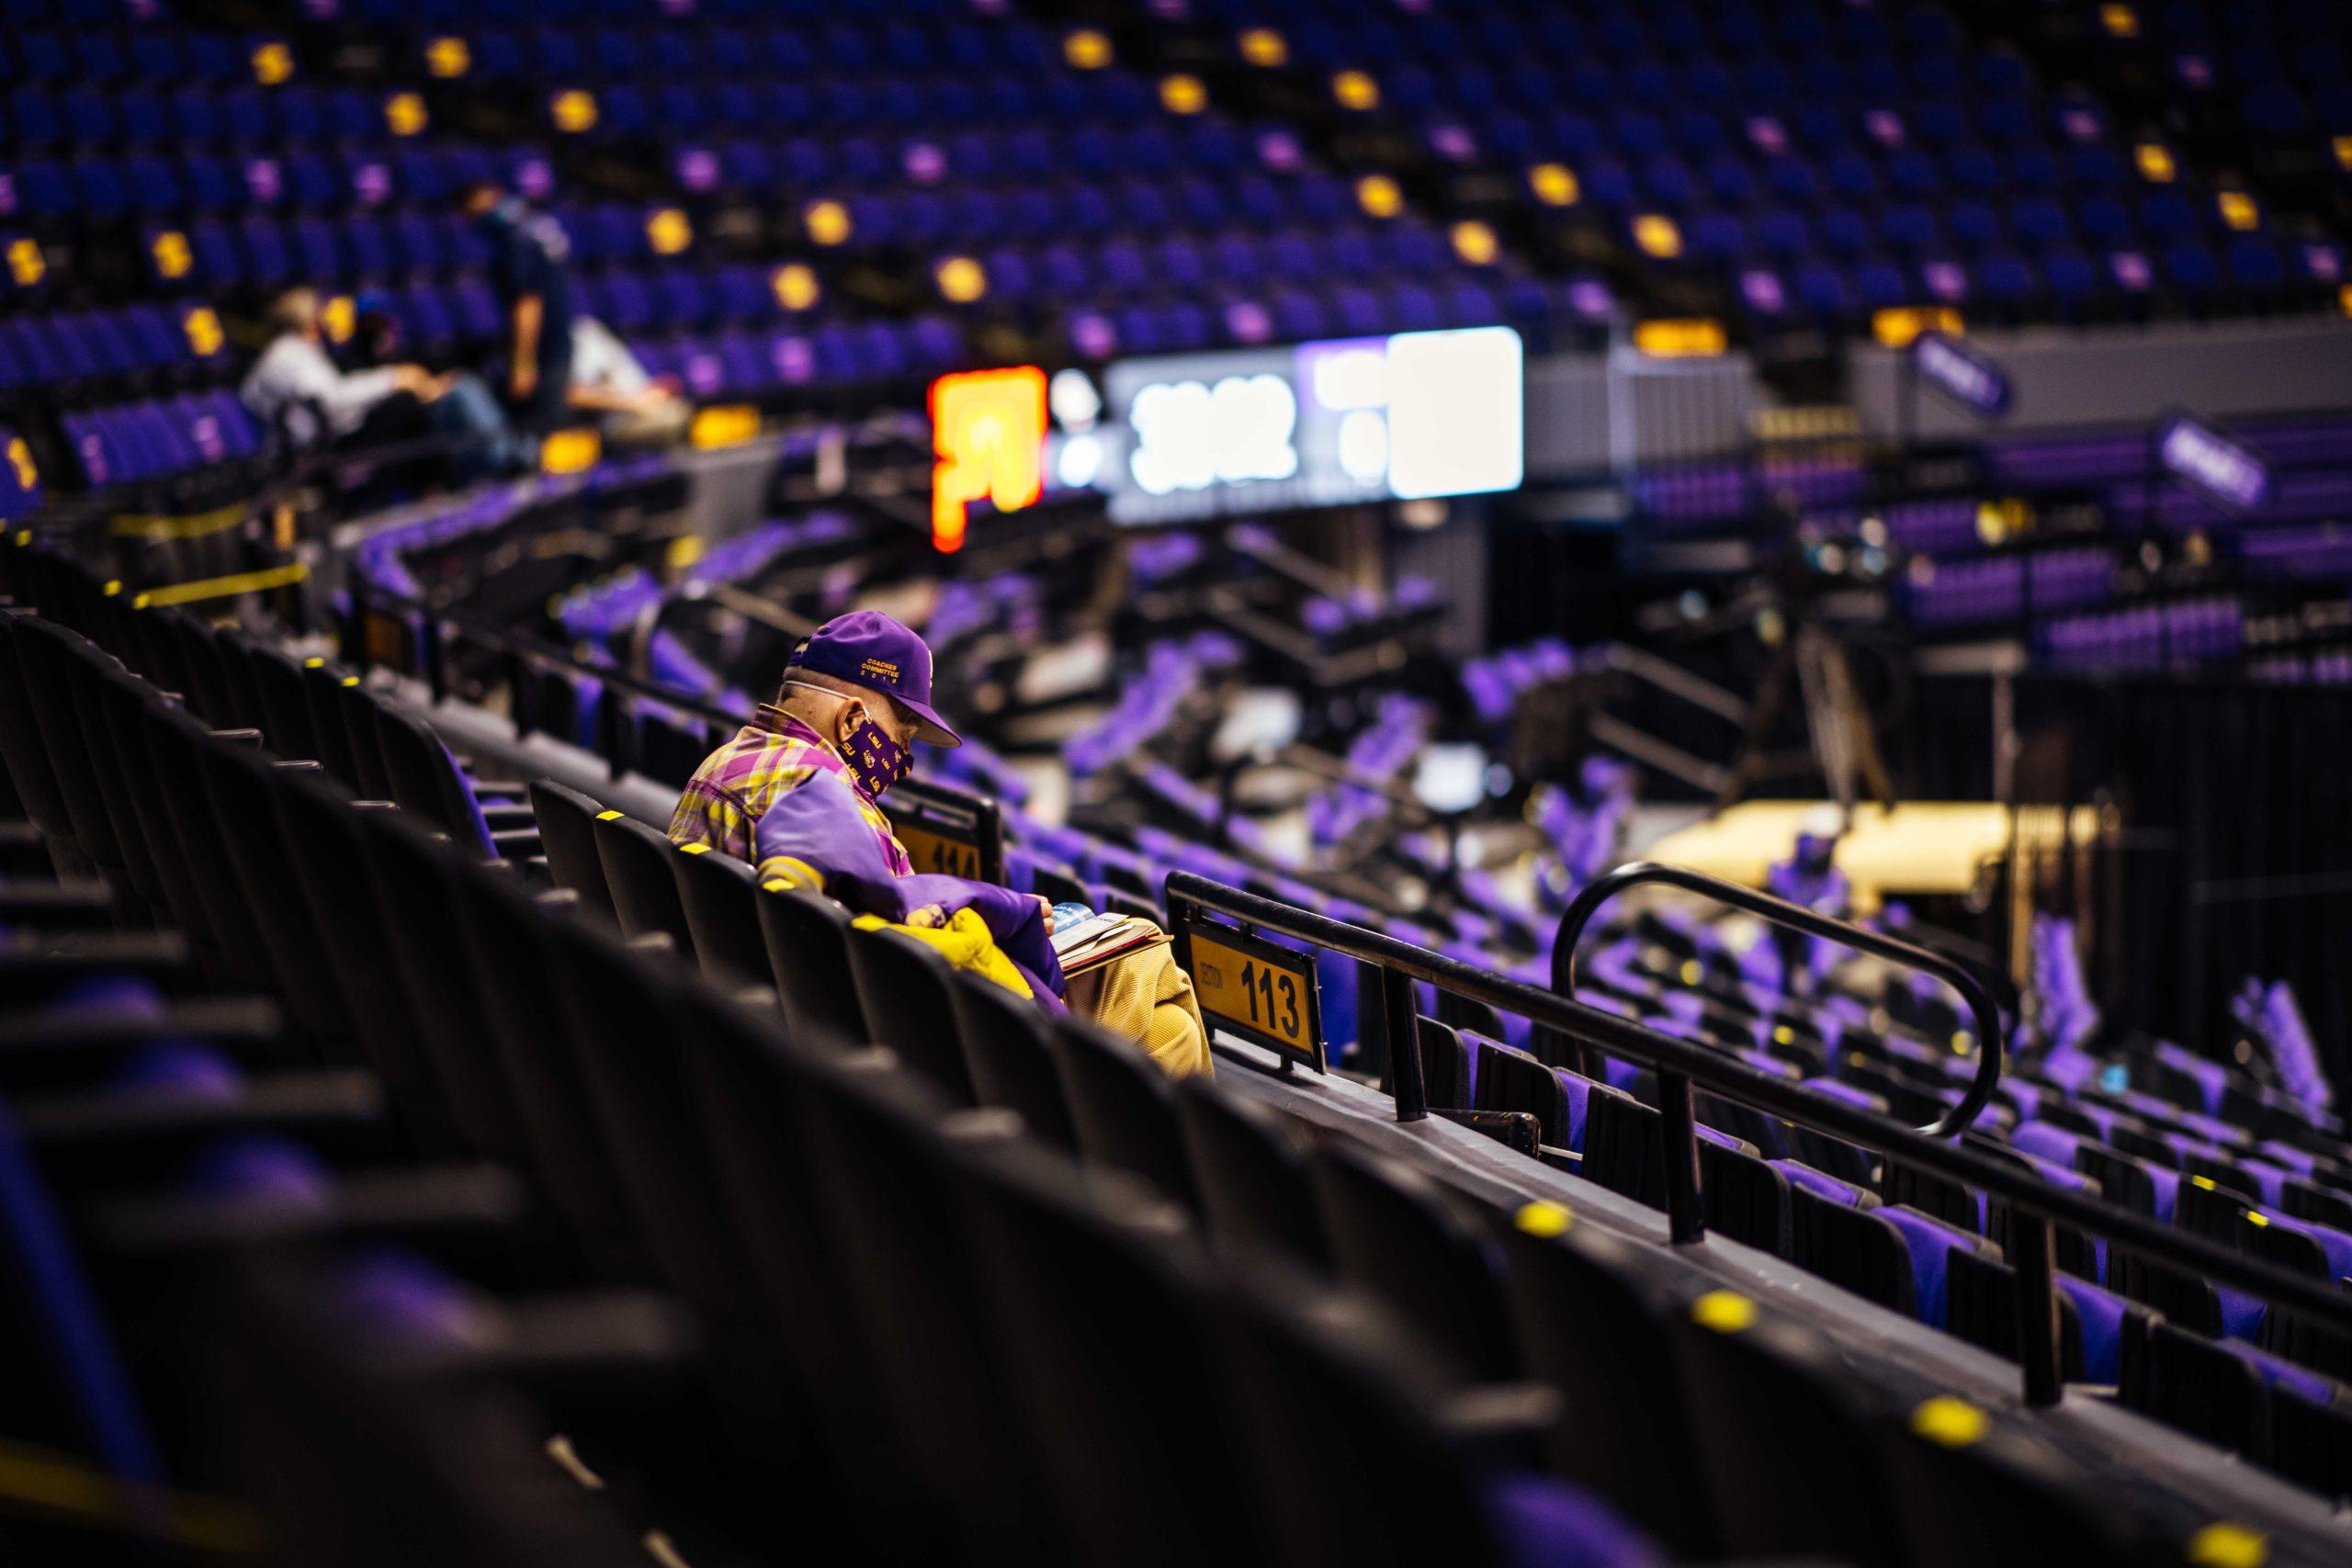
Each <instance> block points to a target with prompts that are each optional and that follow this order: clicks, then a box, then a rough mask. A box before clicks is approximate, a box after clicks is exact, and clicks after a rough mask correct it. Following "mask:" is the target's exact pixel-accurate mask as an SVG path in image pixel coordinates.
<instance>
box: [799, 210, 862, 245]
mask: <svg viewBox="0 0 2352 1568" xmlns="http://www.w3.org/2000/svg"><path fill="white" fill-rule="evenodd" d="M800 223H801V227H803V228H805V229H807V230H808V231H809V239H810V240H812V241H814V242H815V243H818V244H820V245H838V244H842V243H844V242H846V241H847V240H848V239H849V236H850V231H851V230H850V220H849V209H848V208H846V207H843V206H842V204H841V203H840V202H838V201H812V202H810V203H809V205H808V207H807V208H805V209H802V211H801V214H800Z"/></svg>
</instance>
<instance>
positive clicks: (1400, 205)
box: [1356, 175, 1405, 218]
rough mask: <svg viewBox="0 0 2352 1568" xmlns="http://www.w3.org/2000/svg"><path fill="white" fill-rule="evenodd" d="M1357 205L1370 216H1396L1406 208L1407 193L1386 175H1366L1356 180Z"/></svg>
mask: <svg viewBox="0 0 2352 1568" xmlns="http://www.w3.org/2000/svg"><path fill="white" fill-rule="evenodd" d="M1356 205H1357V206H1358V207H1361V208H1363V210H1364V216H1366V217H1368V218H1394V217H1396V216H1397V214H1398V213H1399V212H1402V211H1403V210H1405V193H1404V192H1403V191H1401V190H1399V189H1397V182H1396V181H1395V180H1392V179H1390V178H1389V177H1388V176H1387V175H1364V177H1363V178H1362V179H1360V180H1358V181H1357V182H1356Z"/></svg>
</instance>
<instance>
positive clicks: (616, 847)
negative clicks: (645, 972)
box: [590, 811, 695, 959]
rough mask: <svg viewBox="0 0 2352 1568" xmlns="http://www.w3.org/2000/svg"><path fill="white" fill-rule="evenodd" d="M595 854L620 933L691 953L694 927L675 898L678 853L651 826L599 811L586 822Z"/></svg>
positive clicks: (676, 892)
mask: <svg viewBox="0 0 2352 1568" xmlns="http://www.w3.org/2000/svg"><path fill="white" fill-rule="evenodd" d="M590 827H591V829H592V831H593V832H594V836H595V841H596V857H597V859H598V861H599V862H600V863H602V864H603V866H604V868H605V886H608V887H610V888H611V889H612V894H613V912H614V914H615V915H616V916H617V917H618V918H619V920H620V929H621V934H622V935H623V936H625V937H628V938H630V939H631V940H633V941H634V940H638V939H640V938H645V937H661V938H664V939H666V940H667V941H668V942H670V943H671V944H672V945H673V946H674V947H675V948H676V949H677V951H678V953H679V955H680V956H682V957H684V958H688V959H691V958H693V957H694V956H695V939H694V932H693V931H692V930H691V929H690V928H689V927H688V926H687V924H686V910H685V906H684V904H682V903H680V902H679V899H678V882H677V878H676V877H675V876H674V875H673V874H672V873H671V870H670V863H671V861H672V860H673V858H674V857H675V853H676V852H675V851H674V850H673V848H672V847H671V843H670V840H668V839H666V838H664V837H662V834H661V833H659V832H657V831H655V830H654V829H651V828H649V827H647V826H646V825H645V824H644V823H642V822H639V821H637V820H635V819H633V818H628V817H624V816H622V815H621V814H620V813H618V812H613V811H606V812H600V813H598V814H597V815H596V817H595V818H593V819H592V821H591V823H590Z"/></svg>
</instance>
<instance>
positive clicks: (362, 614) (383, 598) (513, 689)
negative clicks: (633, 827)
mask: <svg viewBox="0 0 2352 1568" xmlns="http://www.w3.org/2000/svg"><path fill="white" fill-rule="evenodd" d="M350 592H351V615H350V618H349V619H348V620H347V621H346V622H345V625H344V637H343V651H344V657H345V660H346V661H348V662H350V663H352V664H355V665H363V666H364V665H367V664H370V663H374V664H381V665H384V666H386V667H388V668H392V669H401V668H402V662H401V659H400V658H399V657H398V655H399V653H401V651H403V650H404V649H405V644H406V642H407V640H408V637H409V636H410V635H411V634H413V636H414V637H415V639H416V643H417V646H416V648H415V650H414V653H415V668H413V669H408V670H405V671H404V672H405V673H410V674H414V675H417V676H419V677H420V678H422V679H423V680H424V683H425V687H426V690H428V691H429V692H430V693H431V694H432V696H433V700H434V701H435V703H440V702H442V701H445V700H446V699H447V697H448V695H449V676H448V641H449V639H450V637H452V636H453V635H454V636H456V637H462V638H464V639H465V640H466V641H467V642H469V643H471V644H473V645H474V646H476V647H478V648H480V649H482V650H483V651H485V652H488V653H490V654H491V655H492V656H493V657H495V658H496V659H497V660H499V661H500V662H501V663H502V664H503V667H504V670H505V677H506V687H507V691H508V693H509V694H510V696H511V708H512V711H511V713H510V715H509V716H510V717H511V718H512V719H513V720H514V724H515V739H517V740H521V739H527V738H528V737H529V736H530V735H531V734H532V733H534V732H535V731H540V730H544V729H545V728H546V726H545V725H544V724H542V723H541V722H540V721H539V717H538V715H537V713H536V712H535V711H534V703H533V700H532V693H533V691H534V686H533V683H532V682H530V681H528V680H527V679H526V678H525V677H526V671H529V670H531V669H533V668H537V669H541V670H554V671H561V672H563V673H565V674H569V675H575V676H578V677H581V678H582V679H584V680H591V681H595V682H601V683H602V684H603V685H605V686H606V687H616V688H618V689H619V690H621V691H624V692H627V693H628V694H629V695H630V696H632V697H635V698H638V699H639V700H640V701H644V702H648V703H655V704H659V705H661V706H662V707H666V708H670V709H673V710H674V711H676V712H679V713H684V714H691V715H693V716H695V717H697V718H702V719H707V720H708V721H710V722H711V723H713V724H717V725H719V726H721V727H722V728H728V729H732V728H736V727H738V726H740V725H741V724H742V723H743V721H744V719H745V717H746V716H745V715H743V714H740V713H735V712H731V711H729V709H726V708H723V707H720V706H718V705H717V704H715V703H707V702H704V701H702V700H701V699H700V698H697V697H693V696H688V695H686V694H683V693H681V692H679V691H677V690H676V689H675V688H673V687H670V686H666V685H663V684H662V683H661V682H658V681H654V680H650V679H648V678H647V677H644V676H641V675H637V674H634V673H632V672H630V671H627V670H622V669H617V668H611V667H607V666H604V665H596V664H588V663H583V662H582V660H578V659H575V658H574V657H572V655H571V653H570V651H568V650H567V649H560V648H557V647H555V646H553V645H552V644H549V643H545V642H542V641H540V640H539V639H538V638H537V637H529V636H526V635H525V634H524V633H521V632H518V631H516V630H515V629H514V628H513V627H511V626H504V625H502V624H501V623H499V622H497V621H494V620H492V619H491V618H489V617H487V616H484V615H476V614H474V613H473V612H471V611H468V610H460V609H457V608H454V607H450V606H441V607H435V606H434V605H431V604H426V603H425V602H424V601H423V600H421V599H417V598H415V597H413V596H412V595H410V594H405V593H399V592H394V591H392V590H390V589H389V588H386V587H384V586H382V585H381V584H379V583H372V582H369V581H367V579H366V576H365V574H364V573H361V572H356V571H355V572H354V573H353V574H352V577H351V581H350ZM598 719H599V744H600V746H601V747H602V749H603V750H604V753H605V762H606V766H607V767H609V768H610V769H611V772H612V776H613V777H614V778H616V779H617V778H619V777H620V776H621V774H623V773H627V772H628V769H629V766H630V764H631V762H632V761H633V758H632V757H631V754H630V753H631V747H630V745H629V743H628V737H627V734H626V730H627V726H626V725H625V724H623V723H622V722H621V715H620V705H619V704H617V703H613V702H605V703H603V704H601V705H599V709H598ZM881 807H882V811H883V814H884V815H885V816H887V817H888V818H890V823H891V827H892V829H894V830H895V831H896V832H897V833H898V834H899V840H900V841H901V842H903V843H904V844H905V845H906V847H907V853H908V856H909V858H910V859H911V860H913V862H914V863H915V869H916V870H918V871H924V872H945V873H948V874H952V875H956V876H964V877H969V878H970V879H971V880H973V881H975V882H993V883H996V884H998V885H1000V886H1001V885H1002V883H1003V881H1004V813H1003V809H1002V807H1000V806H999V805H998V803H997V800H996V798H995V796H993V795H979V794H976V793H974V792H973V791H970V790H965V789H958V788H956V786H955V785H953V784H940V783H938V782H936V781H934V780H931V779H920V778H906V779H901V780H899V782H898V784H895V785H893V786H892V787H891V789H890V792H889V794H888V796H886V797H885V798H884V800H883V801H882V802H881Z"/></svg>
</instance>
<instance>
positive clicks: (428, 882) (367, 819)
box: [360, 811, 524, 1160]
mask: <svg viewBox="0 0 2352 1568" xmlns="http://www.w3.org/2000/svg"><path fill="white" fill-rule="evenodd" d="M360 821H361V824H362V828H363V831H364V834H365V838H366V842H367V846H368V870H369V872H370V874H371V880H372V882H373V885H374V887H375V889H376V893H377V897H378V900H379V905H380V908H381V909H382V912H383V925H384V932H385V935H386V936H387V938H389V939H390V947H391V955H392V957H393V959H394V961H395V962H396V964H398V966H399V971H400V974H401V976H402V977H403V979H404V981H405V983H406V987H407V990H408V997H409V1005H410V1009H411V1011H412V1013H413V1017H414V1018H415V1021H416V1025H417V1032H416V1034H417V1043H418V1047H419V1051H420V1054H421V1055H423V1056H424V1057H425V1058H426V1059H427V1060H428V1061H429V1062H430V1063H431V1065H432V1067H433V1075H434V1080H435V1083H436V1084H437V1085H439V1087H440V1089H441V1092H442V1093H443V1094H444V1095H445V1096H446V1097H447V1102H448V1110H449V1114H450V1118H451V1120H452V1121H454V1122H456V1123H457V1126H458V1131H459V1132H460V1133H462V1134H464V1135H465V1138H466V1141H467V1143H468V1144H469V1145H471V1146H472V1148H473V1149H474V1150H475V1151H476V1152H477V1153H479V1154H481V1155H484V1156H490V1157H492V1158H497V1159H504V1160H519V1159H521V1158H522V1157H523V1155H524V1137H523V1133H522V1128H521V1121H520V1114H519V1112H518V1111H517V1110H516V1108H515V1097H514V1094H513V1091H512V1089H511V1086H510V1084H509V1082H508V1080H507V1077H506V1076H505V1074H504V1072H503V1066H502V1064H501V1061H500V1043H499V1041H498V1039H497V1037H496V1036H495V1034H494V1033H492V1029H491V1013H490V1010H489V1007H488V1005H487V1004H486V1002H485V1000H484V998H482V997H481V995H480V993H479V991H478V990H477V988H476V987H475V985H474V984H473V981H474V976H475V966H474V964H473V963H472V962H471V959H470V955H469V953H467V951H466V945H465V933H464V929H463V927H462V925H461V924H460V923H459V921H458V906H457V892H456V888H455V886H454V884H455V864H454V857H455V854H456V852H455V851H453V850H451V849H450V848H449V847H448V846H447V845H446V844H442V843H438V842H436V841H435V840H434V839H433V837H432V836H431V835H430V834H429V833H428V832H427V831H425V829H424V828H423V826H422V825H420V824H418V823H416V822H413V821H409V820H405V819H403V815H402V814H401V813H400V812H395V811H368V812H366V813H364V814H360Z"/></svg>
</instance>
